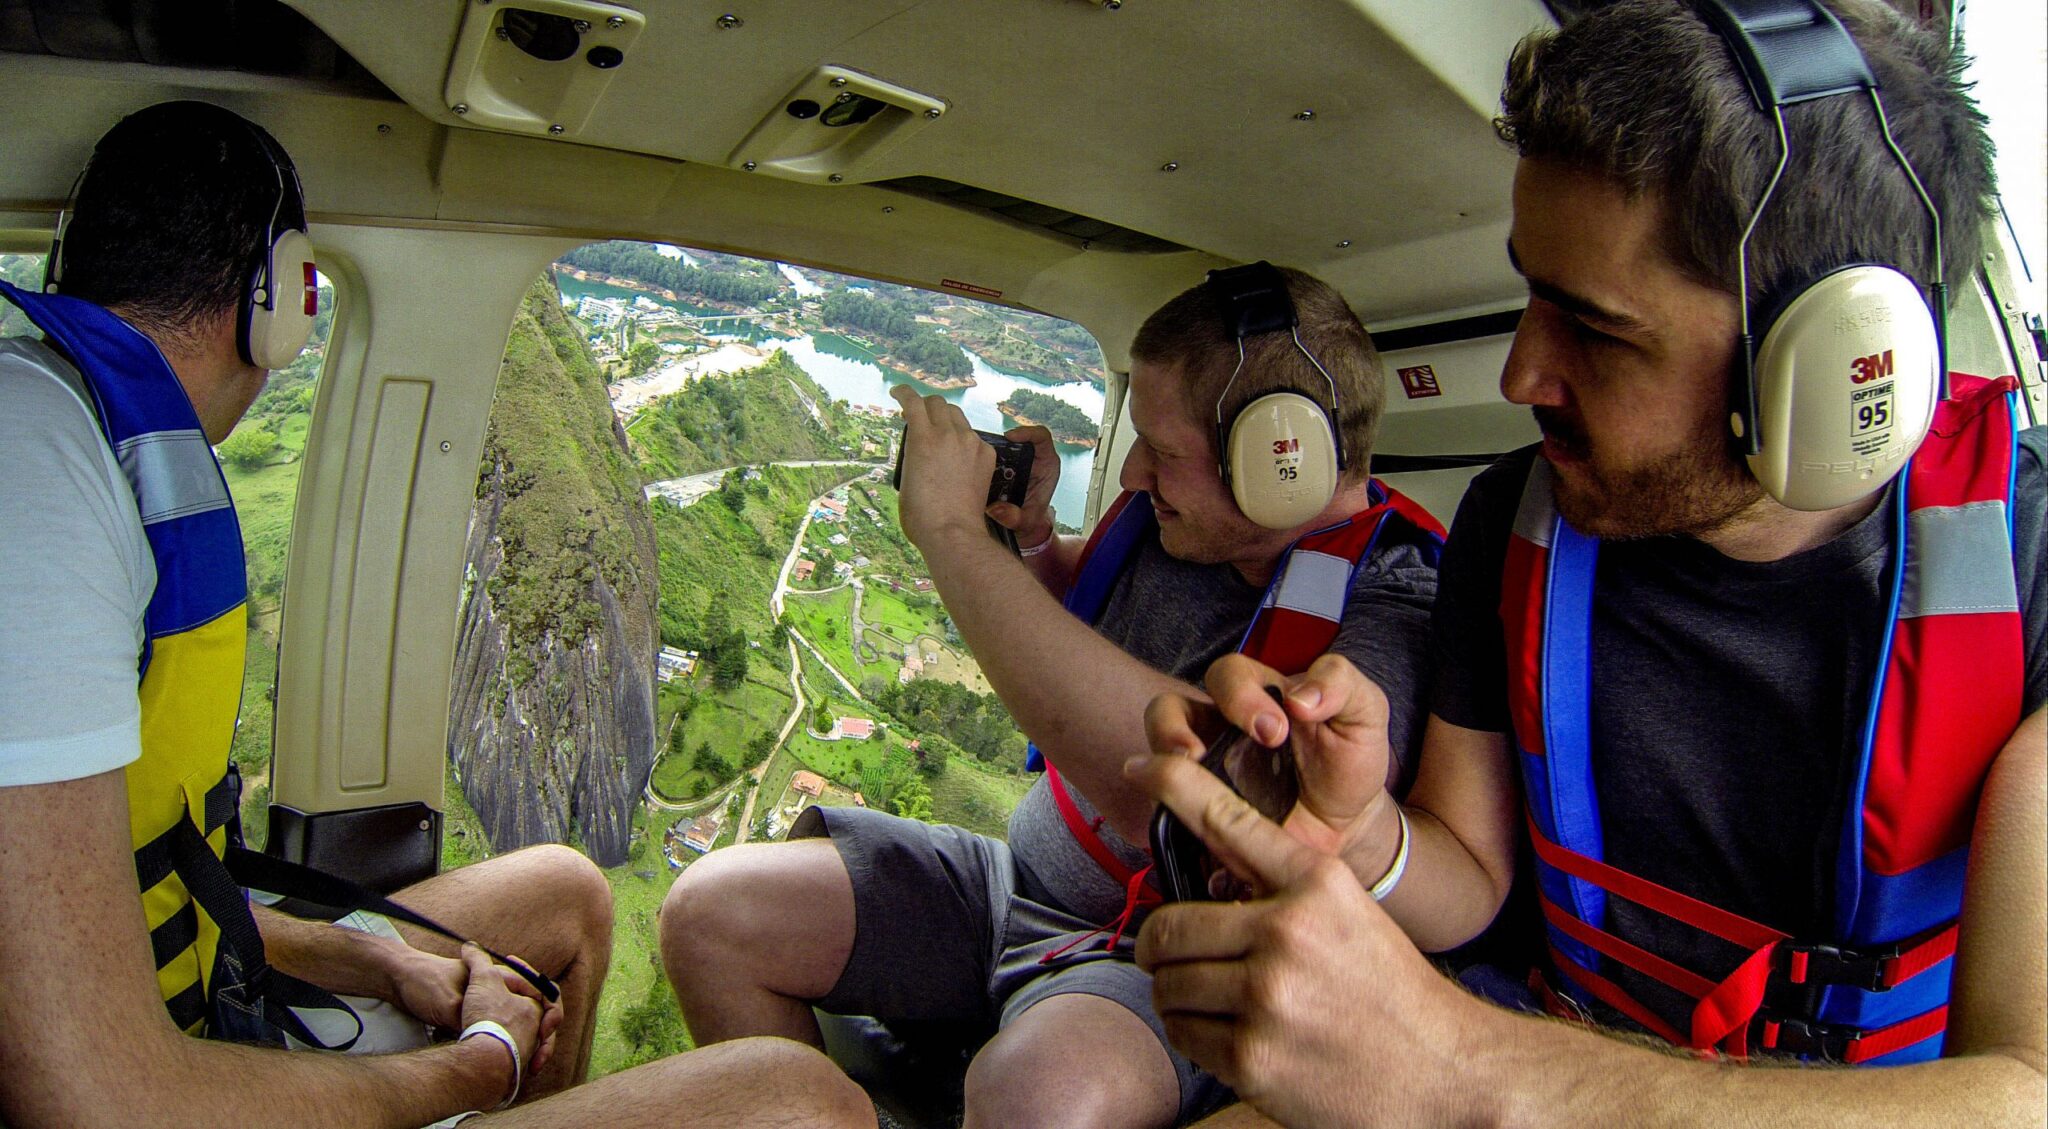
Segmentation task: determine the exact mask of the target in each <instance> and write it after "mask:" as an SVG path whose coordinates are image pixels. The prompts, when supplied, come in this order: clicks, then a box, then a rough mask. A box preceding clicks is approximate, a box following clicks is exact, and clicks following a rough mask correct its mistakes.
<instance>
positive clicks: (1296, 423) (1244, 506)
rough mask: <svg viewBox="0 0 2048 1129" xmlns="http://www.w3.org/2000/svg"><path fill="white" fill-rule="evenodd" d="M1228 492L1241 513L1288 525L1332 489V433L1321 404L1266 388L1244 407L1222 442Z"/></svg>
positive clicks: (1317, 507) (1323, 502) (1318, 508)
mask: <svg viewBox="0 0 2048 1129" xmlns="http://www.w3.org/2000/svg"><path fill="white" fill-rule="evenodd" d="M1223 455H1224V460H1225V462H1224V465H1225V466H1226V467H1228V468H1229V476H1230V495H1231V497H1232V498H1234V499H1236V501H1237V508H1238V509H1240V510H1242V511H1244V516H1246V517H1248V518H1250V519H1252V520H1253V521H1254V522H1257V523H1258V524H1260V525H1262V526H1265V527H1266V528H1268V529H1292V528H1294V527H1295V526H1297V525H1300V524H1301V523H1302V522H1305V521H1307V520H1309V519H1310V518H1312V517H1314V516H1316V515H1317V514H1319V513H1321V512H1322V511H1323V508H1324V507H1325V506H1328V505H1329V504H1330V499H1331V498H1332V497H1334V496H1336V493H1337V477H1338V473H1339V472H1338V469H1337V437H1336V435H1335V434H1334V433H1333V432H1332V431H1331V430H1330V417H1329V415H1328V414H1326V413H1325V412H1324V411H1323V407H1322V405H1321V404H1318V403H1316V402H1315V401H1314V400H1311V399H1309V398H1308V397H1307V396H1304V395H1302V394H1301V393H1299V392H1268V393H1266V394H1265V395H1264V396H1261V397H1259V398H1258V399H1256V400H1253V401H1252V402H1251V403H1249V404H1246V405H1245V406H1244V410H1242V411H1240V412H1238V413H1237V418H1236V419H1235V420H1233V421H1232V422H1231V425H1230V435H1229V438H1228V439H1227V440H1226V441H1225V447H1224V452H1223Z"/></svg>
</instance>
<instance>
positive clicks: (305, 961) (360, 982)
mask: <svg viewBox="0 0 2048 1129" xmlns="http://www.w3.org/2000/svg"><path fill="white" fill-rule="evenodd" d="M249 908H250V909H251V910H253V911H255V915H256V926H257V928H259V929H261V930H262V931H263V955H264V959H266V960H268V961H269V962H270V964H271V966H272V967H273V968H276V969H277V970H279V971H280V972H283V973H285V974H287V975H290V976H296V977H298V978H299V979H301V980H304V981H306V982H307V983H309V984H314V985H317V986H319V987H322V988H325V989H327V990H328V991H330V992H338V993H343V994H346V995H351V996H370V997H374V998H376V999H380V1000H389V999H392V998H393V978H394V973H395V969H394V965H393V961H394V959H395V957H396V955H397V949H398V948H399V947H400V946H399V943H398V942H395V941H392V940H390V939H388V938H384V937H378V936H375V935H374V934H370V933H364V932H362V931H361V930H357V929H344V928H342V927H341V926H338V925H331V924H329V923H327V922H324V921H305V920H302V919H300V918H296V917H293V916H291V915H290V914H285V913H279V912H278V911H276V910H274V909H271V908H270V907H269V906H264V905H257V904H254V903H251V905H250V907H249Z"/></svg>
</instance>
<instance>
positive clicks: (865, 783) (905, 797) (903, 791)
mask: <svg viewBox="0 0 2048 1129" xmlns="http://www.w3.org/2000/svg"><path fill="white" fill-rule="evenodd" d="M939 763H940V765H941V766H943V763H944V762H939ZM854 768H855V770H856V772H857V773H858V774H859V776H860V791H861V795H862V796H864V797H866V799H867V801H868V806H869V807H873V808H880V809H882V810H883V811H891V812H895V813H896V814H897V815H900V816H902V817H904V818H905V819H922V820H930V819H931V817H932V786H931V785H930V784H929V783H927V782H926V781H925V777H926V776H928V775H933V774H934V773H933V772H932V771H931V770H929V769H925V768H924V767H923V766H922V765H920V764H919V763H918V761H917V759H916V758H915V757H913V756H912V755H911V752H910V750H909V749H906V748H904V747H902V746H900V745H898V746H896V747H894V748H892V749H890V750H889V751H888V752H886V753H884V754H883V755H882V756H881V758H880V759H879V760H877V761H875V762H874V763H873V764H868V763H865V762H862V761H858V760H856V761H855V762H854Z"/></svg>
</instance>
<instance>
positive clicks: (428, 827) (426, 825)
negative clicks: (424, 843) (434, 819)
mask: <svg viewBox="0 0 2048 1129" xmlns="http://www.w3.org/2000/svg"><path fill="white" fill-rule="evenodd" d="M433 829H434V825H433V824H432V823H430V822H428V821H427V820H424V819H422V820H420V830H422V831H432V830H433Z"/></svg>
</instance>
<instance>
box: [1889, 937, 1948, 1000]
mask: <svg viewBox="0 0 2048 1129" xmlns="http://www.w3.org/2000/svg"><path fill="white" fill-rule="evenodd" d="M1956 929H1957V927H1956V926H1954V925H1951V926H1949V927H1948V928H1946V929H1944V930H1942V931H1941V932H1939V933H1936V934H1935V935H1934V936H1932V937H1929V938H1927V939H1926V940H1925V941H1922V942H1920V943H1919V944H1917V945H1914V946H1913V947H1912V948H1909V949H1907V950H1906V951H1905V952H1902V953H1900V954H1899V955H1898V956H1895V957H1892V958H1891V959H1890V960H1887V961H1885V962H1884V986H1885V987H1887V988H1895V987H1897V986H1899V985H1900V984H1904V983H1905V982H1906V981H1908V980H1911V979H1912V978H1913V977H1915V976H1918V975H1920V974H1921V973H1923V972H1925V971H1927V970H1928V969H1930V968H1933V967H1934V966H1935V965H1937V964H1940V963H1941V962H1942V961H1945V960H1947V959H1948V958H1950V957H1952V956H1954V955H1956Z"/></svg>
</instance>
